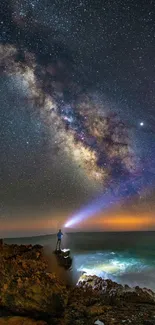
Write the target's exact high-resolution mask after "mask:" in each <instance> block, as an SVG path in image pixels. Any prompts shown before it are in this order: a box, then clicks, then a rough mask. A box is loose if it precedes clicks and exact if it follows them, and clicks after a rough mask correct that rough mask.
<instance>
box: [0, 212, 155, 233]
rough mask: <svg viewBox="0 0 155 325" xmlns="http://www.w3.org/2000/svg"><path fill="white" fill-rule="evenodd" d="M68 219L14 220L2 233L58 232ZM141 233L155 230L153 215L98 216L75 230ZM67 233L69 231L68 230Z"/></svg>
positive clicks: (117, 214)
mask: <svg viewBox="0 0 155 325" xmlns="http://www.w3.org/2000/svg"><path fill="white" fill-rule="evenodd" d="M66 220H67V217H62V215H61V216H60V215H59V216H56V217H55V218H53V217H51V218H50V217H49V216H46V217H44V218H43V219H42V220H37V219H35V220H34V219H33V220H31V221H30V220H29V219H28V220H24V221H23V220H14V222H12V224H10V222H7V221H4V222H3V224H1V231H2V232H3V231H4V232H7V231H8V232H13V233H16V232H20V231H21V232H23V231H24V232H26V233H28V232H33V231H34V232H38V233H39V234H41V233H42V234H45V233H46V232H48V233H50V232H51V233H52V232H54V233H55V232H56V231H57V229H59V228H63V224H64V222H65V221H66ZM93 229H94V231H97V230H98V231H138V230H139V231H141V230H154V229H155V218H154V217H153V215H152V214H151V215H146V214H138V215H137V214H136V215H135V216H134V215H129V214H125V213H124V214H123V213H121V212H119V213H115V215H114V212H113V214H111V215H97V216H95V217H93V218H90V219H87V220H85V221H83V222H81V223H79V224H78V225H76V226H75V227H73V230H74V231H76V230H78V231H79V230H81V231H85V230H86V231H87V230H88V231H89V230H91V231H92V230H93ZM66 231H67V229H66Z"/></svg>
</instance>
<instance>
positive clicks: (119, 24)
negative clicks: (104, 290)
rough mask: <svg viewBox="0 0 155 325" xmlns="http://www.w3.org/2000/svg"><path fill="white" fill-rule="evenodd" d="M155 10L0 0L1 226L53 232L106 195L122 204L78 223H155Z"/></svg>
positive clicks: (146, 5)
mask: <svg viewBox="0 0 155 325" xmlns="http://www.w3.org/2000/svg"><path fill="white" fill-rule="evenodd" d="M154 20H155V4H154V1H149V2H148V1H143V0H141V1H140V0H139V1H131V0H130V1H128V0H125V1H119V0H118V1H110V0H109V1H103V0H102V1H101V0H96V1H93V0H92V1H91V0H90V1H67V0H64V1H58V0H57V1H51V0H17V1H16V0H12V1H11V0H10V1H9V0H2V4H1V7H0V124H1V125H0V167H1V168H0V220H1V227H0V228H1V234H2V235H8V236H13V235H14V236H16V235H20V234H21V235H25V234H26V235H27V234H29V235H30V234H31V233H38V234H40V233H47V232H49V233H50V232H52V231H53V230H56V229H57V228H58V227H60V226H61V227H62V226H63V224H64V222H65V221H66V220H67V219H68V218H69V217H71V216H72V215H74V213H75V211H78V209H81V207H83V206H84V205H85V204H86V205H88V204H89V202H93V200H94V199H95V198H96V197H98V196H100V195H104V194H105V195H109V197H111V199H110V200H112V201H113V198H114V197H115V198H116V197H121V204H119V206H117V207H115V204H114V206H113V212H111V210H110V205H109V210H106V212H105V211H104V209H103V211H101V213H100V216H98V217H97V215H94V216H93V217H92V218H91V219H90V223H89V221H88V220H87V222H86V223H85V224H84V225H82V226H81V227H84V229H89V228H91V227H95V226H96V227H99V228H100V229H101V228H103V230H104V229H105V230H106V229H112V230H113V229H117V230H119V227H120V229H121V230H122V229H124V230H128V229H129V228H130V227H131V228H133V229H134V228H135V229H140V230H141V229H148V228H149V229H154V228H155V227H154V223H155V218H154V217H153V211H154V208H155V204H154V201H155V200H154V199H155V194H154V188H155V132H154V126H155V111H154V109H155V107H154V103H155V23H154ZM115 201H116V199H115V200H114V202H115ZM118 201H119V200H118ZM118 203H119V202H118ZM116 205H117V204H116ZM112 214H113V215H114V216H115V218H116V219H117V220H118V223H117V220H114V219H110V218H112V217H111V215H112ZM144 219H145V222H144ZM104 220H109V223H107V224H108V225H109V226H107V227H109V228H106V224H104ZM110 220H111V221H110ZM127 220H129V224H128V223H127V222H126V221H127ZM124 221H125V225H124V223H123V222H124ZM130 221H131V222H130ZM137 224H138V226H137ZM115 226H116V227H115ZM137 227H139V228H137Z"/></svg>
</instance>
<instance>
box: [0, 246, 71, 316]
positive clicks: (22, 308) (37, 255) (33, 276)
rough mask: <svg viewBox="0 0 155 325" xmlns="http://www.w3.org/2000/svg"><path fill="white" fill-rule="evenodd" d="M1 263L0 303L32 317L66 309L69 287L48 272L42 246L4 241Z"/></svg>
mask: <svg viewBox="0 0 155 325" xmlns="http://www.w3.org/2000/svg"><path fill="white" fill-rule="evenodd" d="M0 263H1V266H0V278H1V281H0V307H5V308H8V309H9V310H10V311H11V312H13V313H16V314H19V315H30V316H32V317H37V316H38V315H46V316H47V315H61V314H62V313H63V310H64V308H65V306H66V303H67V293H66V289H65V287H64V286H62V284H61V283H60V281H58V279H57V278H56V276H55V275H54V274H51V273H48V272H47V264H46V261H45V260H44V255H43V248H42V247H41V246H34V247H33V246H31V245H28V246H24V245H21V246H17V245H10V246H8V245H4V247H3V249H1V251H0Z"/></svg>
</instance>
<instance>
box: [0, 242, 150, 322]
mask: <svg viewBox="0 0 155 325" xmlns="http://www.w3.org/2000/svg"><path fill="white" fill-rule="evenodd" d="M0 262H1V265H0V277H1V282H0V297H1V299H0V316H1V317H0V325H6V324H7V325H12V324H16V325H23V324H26V325H29V324H30V325H31V324H32V325H33V324H34V325H58V324H59V325H71V324H75V325H76V324H77V325H84V324H88V325H90V324H95V322H97V321H100V322H101V323H100V325H102V324H104V325H114V324H115V325H120V324H122V323H125V324H133V325H145V324H150V325H151V324H155V293H154V292H153V291H152V290H150V289H141V288H139V287H136V288H135V289H134V290H133V289H131V288H130V287H129V286H128V285H126V286H122V285H120V284H118V283H116V282H113V281H111V280H108V279H107V280H104V279H102V278H99V277H96V276H87V275H85V274H83V275H82V276H81V277H80V279H79V281H78V283H77V285H73V283H67V281H68V279H69V278H70V273H69V272H68V271H67V270H64V269H63V268H62V267H60V266H58V265H57V263H56V259H55V258H53V260H52V261H51V264H50V263H49V258H48V257H47V256H46V255H45V254H44V247H43V246H41V245H34V246H32V245H31V244H30V245H16V244H13V245H8V244H2V243H1V247H0ZM54 263H55V265H54ZM51 267H55V273H53V272H51ZM65 281H66V283H65ZM4 311H5V312H4ZM8 316H10V318H8ZM14 317H16V319H15V318H14ZM30 318H31V319H30ZM13 321H14V323H11V322H13ZM24 322H26V323H24ZM39 322H40V323H39Z"/></svg>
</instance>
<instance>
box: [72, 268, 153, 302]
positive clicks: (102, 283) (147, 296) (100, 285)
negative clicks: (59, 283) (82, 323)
mask: <svg viewBox="0 0 155 325" xmlns="http://www.w3.org/2000/svg"><path fill="white" fill-rule="evenodd" d="M78 286H79V287H81V288H83V289H84V290H85V289H88V288H91V289H93V291H95V292H97V293H98V294H99V295H100V297H102V299H104V301H105V302H108V303H114V304H116V303H119V302H121V301H123V302H131V303H143V304H144V303H146V304H153V305H155V293H154V292H153V291H152V290H150V289H146V288H143V289H141V288H140V287H138V286H137V287H135V288H130V287H129V286H128V285H125V286H122V285H121V284H118V283H116V282H113V281H112V280H109V279H107V280H104V279H102V278H99V277H97V276H87V275H85V274H83V275H82V276H81V277H80V279H79V281H78Z"/></svg>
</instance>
